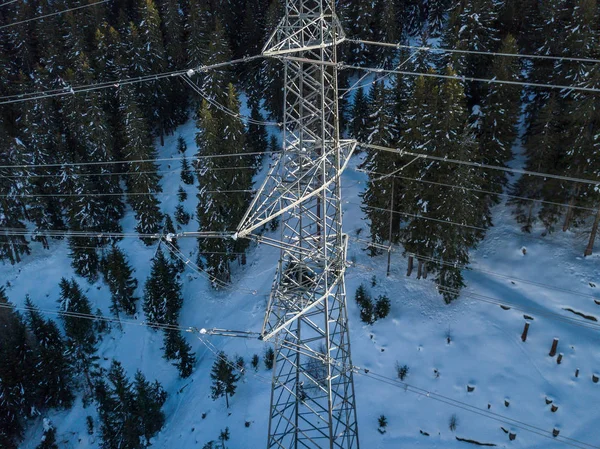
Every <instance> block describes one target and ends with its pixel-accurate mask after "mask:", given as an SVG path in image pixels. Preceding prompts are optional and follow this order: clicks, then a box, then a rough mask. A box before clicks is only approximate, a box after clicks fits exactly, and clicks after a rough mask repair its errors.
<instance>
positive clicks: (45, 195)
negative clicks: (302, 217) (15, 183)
mask: <svg viewBox="0 0 600 449" xmlns="http://www.w3.org/2000/svg"><path fill="white" fill-rule="evenodd" d="M254 192H256V190H201V191H199V193H254ZM177 195H179V192H172V193H171V192H121V193H86V192H82V193H40V194H10V193H9V194H3V195H0V198H79V197H115V196H116V197H120V196H177Z"/></svg>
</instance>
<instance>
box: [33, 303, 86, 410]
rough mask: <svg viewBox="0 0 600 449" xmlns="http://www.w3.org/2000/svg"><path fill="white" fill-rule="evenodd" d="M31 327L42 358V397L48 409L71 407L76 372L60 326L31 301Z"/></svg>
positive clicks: (39, 389) (40, 363)
mask: <svg viewBox="0 0 600 449" xmlns="http://www.w3.org/2000/svg"><path fill="white" fill-rule="evenodd" d="M25 306H26V307H27V309H28V310H27V325H28V327H29V330H30V331H31V333H32V335H33V336H34V337H35V341H36V343H37V344H36V347H37V351H38V354H39V357H38V363H37V370H38V372H40V373H43V377H42V378H41V379H40V381H39V385H38V392H37V394H38V397H39V400H40V403H41V404H43V405H44V406H45V407H50V408H55V407H57V408H64V409H67V408H69V407H71V405H72V403H73V399H74V395H73V370H72V368H71V366H70V363H69V359H68V357H67V355H66V345H65V342H64V340H63V338H62V336H61V335H60V331H59V330H58V326H57V325H56V323H55V322H54V321H52V320H45V319H44V318H43V317H42V314H41V313H40V312H39V310H38V309H37V307H35V305H34V304H33V303H32V302H31V300H30V299H29V297H27V299H26V301H25Z"/></svg>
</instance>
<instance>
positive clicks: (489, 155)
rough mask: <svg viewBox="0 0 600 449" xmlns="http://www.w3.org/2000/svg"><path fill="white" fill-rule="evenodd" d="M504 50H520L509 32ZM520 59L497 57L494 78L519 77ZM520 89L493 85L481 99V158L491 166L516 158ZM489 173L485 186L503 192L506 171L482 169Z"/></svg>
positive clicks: (496, 199)
mask: <svg viewBox="0 0 600 449" xmlns="http://www.w3.org/2000/svg"><path fill="white" fill-rule="evenodd" d="M500 51H501V52H502V53H511V54H516V53H518V48H517V43H516V41H515V39H514V38H513V37H512V36H511V35H508V36H507V37H506V38H505V39H504V40H503V42H502V47H501V49H500ZM520 72H521V67H520V63H519V61H518V59H516V58H508V57H498V58H496V59H495V60H494V62H493V65H492V69H491V73H492V77H493V78H496V79H500V80H506V81H516V80H518V79H519V78H520ZM520 98H521V91H520V88H519V87H518V86H512V85H506V84H493V85H490V87H489V88H488V92H487V95H486V96H485V98H484V99H483V101H482V105H481V117H480V118H479V119H478V121H477V122H476V133H477V137H478V142H479V146H480V151H479V154H480V155H481V161H482V162H483V163H485V164H489V165H498V166H506V164H507V163H508V162H510V160H511V159H512V157H513V153H512V146H513V144H514V143H515V139H516V138H517V122H518V120H519V115H520ZM483 172H484V173H483V174H484V175H485V176H486V179H485V182H484V185H483V187H484V189H485V190H488V191H492V192H498V193H500V192H502V189H503V187H504V186H505V185H506V183H507V182H508V179H507V175H506V173H505V172H499V171H491V170H490V171H487V170H484V171H483ZM488 201H489V202H493V203H496V202H498V197H497V196H496V197H494V196H492V197H489V198H488Z"/></svg>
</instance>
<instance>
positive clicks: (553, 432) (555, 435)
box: [552, 429, 560, 438]
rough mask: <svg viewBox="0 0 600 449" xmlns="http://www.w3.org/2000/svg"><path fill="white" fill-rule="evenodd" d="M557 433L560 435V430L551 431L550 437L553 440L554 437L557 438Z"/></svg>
mask: <svg viewBox="0 0 600 449" xmlns="http://www.w3.org/2000/svg"><path fill="white" fill-rule="evenodd" d="M559 433H560V430H558V429H552V436H553V437H554V438H556V437H557V436H558V434H559Z"/></svg>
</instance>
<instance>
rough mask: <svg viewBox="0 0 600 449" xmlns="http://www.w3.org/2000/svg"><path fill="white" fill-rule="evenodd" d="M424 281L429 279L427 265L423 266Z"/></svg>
mask: <svg viewBox="0 0 600 449" xmlns="http://www.w3.org/2000/svg"><path fill="white" fill-rule="evenodd" d="M423 279H427V264H426V263H424V264H423Z"/></svg>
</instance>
